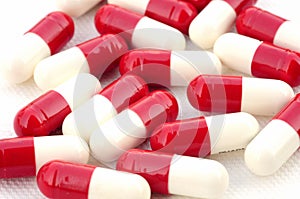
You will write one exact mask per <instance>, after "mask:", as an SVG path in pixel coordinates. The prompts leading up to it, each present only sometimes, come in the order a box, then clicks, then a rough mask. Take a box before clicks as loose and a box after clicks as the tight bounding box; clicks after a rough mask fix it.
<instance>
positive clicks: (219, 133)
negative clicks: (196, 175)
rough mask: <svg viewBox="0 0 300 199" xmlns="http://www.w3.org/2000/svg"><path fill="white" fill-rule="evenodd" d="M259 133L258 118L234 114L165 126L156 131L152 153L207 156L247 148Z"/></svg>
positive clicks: (199, 118)
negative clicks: (153, 151)
mask: <svg viewBox="0 0 300 199" xmlns="http://www.w3.org/2000/svg"><path fill="white" fill-rule="evenodd" d="M258 131H259V124H258V122H257V120H256V119H255V117H253V116H252V115H250V114H248V113H243V112H240V113H231V114H225V115H215V116H209V117H203V116H201V117H198V118H192V119H186V120H179V121H175V122H169V123H165V124H163V125H161V126H159V127H158V128H156V130H154V131H153V134H152V137H151V139H150V144H151V148H152V150H155V151H158V150H159V151H162V152H168V153H172V154H174V153H175V154H183V155H187V156H195V157H206V156H208V155H211V154H217V153H220V152H228V151H233V150H237V149H243V148H245V147H246V146H247V145H248V144H249V142H250V141H251V140H252V139H253V138H254V137H255V136H256V134H257V133H258Z"/></svg>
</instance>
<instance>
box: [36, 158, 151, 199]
mask: <svg viewBox="0 0 300 199" xmlns="http://www.w3.org/2000/svg"><path fill="white" fill-rule="evenodd" d="M37 185H38V187H39V189H40V191H41V192H42V193H43V194H44V195H45V196H46V197H47V198H52V199H61V198H64V199H74V198H82V199H96V198H102V199H112V198H124V197H126V198H130V199H150V196H151V190H150V187H149V184H148V183H147V181H146V180H145V179H144V178H142V177H141V176H139V175H136V174H131V173H126V172H120V171H116V170H111V169H106V168H100V167H95V166H92V165H85V164H74V163H70V162H65V161H51V162H48V163H47V164H45V165H44V166H43V167H42V168H41V169H40V171H39V173H38V175H37Z"/></svg>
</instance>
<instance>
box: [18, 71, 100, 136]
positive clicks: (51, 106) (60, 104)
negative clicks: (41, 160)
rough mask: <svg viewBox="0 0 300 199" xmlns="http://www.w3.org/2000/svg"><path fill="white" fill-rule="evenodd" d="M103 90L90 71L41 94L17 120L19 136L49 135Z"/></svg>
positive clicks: (24, 109) (20, 113)
mask: <svg viewBox="0 0 300 199" xmlns="http://www.w3.org/2000/svg"><path fill="white" fill-rule="evenodd" d="M100 89H101V86H100V83H99V81H98V79H97V78H96V77H94V76H92V75H90V74H85V73H82V74H79V75H78V76H75V77H73V78H71V79H69V80H68V81H66V82H65V83H63V84H61V85H60V86H58V87H57V88H55V89H53V90H50V91H48V92H46V93H45V94H43V95H41V96H40V97H38V98H37V99H35V100H34V101H32V102H31V103H29V104H28V105H27V106H25V107H24V108H23V109H21V110H20V111H19V112H18V113H17V115H16V116H15V119H14V129H15V132H16V134H17V135H18V136H19V137H22V136H46V135H50V134H53V133H55V131H56V130H58V129H59V128H60V127H61V125H62V123H63V121H64V119H65V117H66V116H67V115H68V114H69V113H71V111H72V110H74V109H75V108H76V107H78V106H79V105H81V104H82V103H84V102H85V101H87V100H88V99H90V98H91V97H92V96H93V95H94V94H95V93H97V92H99V91H100Z"/></svg>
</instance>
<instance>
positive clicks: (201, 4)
mask: <svg viewBox="0 0 300 199" xmlns="http://www.w3.org/2000/svg"><path fill="white" fill-rule="evenodd" d="M184 1H186V2H190V3H191V4H193V5H194V6H195V7H196V8H197V9H198V11H201V10H203V9H204V8H205V7H206V6H207V4H209V2H210V1H211V0H184Z"/></svg>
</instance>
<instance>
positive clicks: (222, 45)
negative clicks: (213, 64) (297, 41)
mask: <svg viewBox="0 0 300 199" xmlns="http://www.w3.org/2000/svg"><path fill="white" fill-rule="evenodd" d="M214 53H215V54H216V55H217V56H218V57H219V59H220V60H221V62H223V64H225V65H227V66H228V67H230V68H232V69H234V70H237V71H239V72H243V73H245V74H248V75H252V76H254V77H260V78H270V79H279V80H282V81H285V82H286V83H288V84H290V85H291V86H297V85H300V57H299V54H297V53H296V52H293V51H290V50H286V49H283V48H280V47H276V46H274V45H272V44H269V43H265V42H261V41H259V40H256V39H253V38H250V37H246V36H243V35H238V34H235V33H227V34H224V35H222V36H221V37H220V38H219V39H218V40H217V41H216V43H215V46H214Z"/></svg>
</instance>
